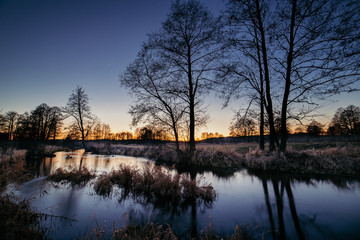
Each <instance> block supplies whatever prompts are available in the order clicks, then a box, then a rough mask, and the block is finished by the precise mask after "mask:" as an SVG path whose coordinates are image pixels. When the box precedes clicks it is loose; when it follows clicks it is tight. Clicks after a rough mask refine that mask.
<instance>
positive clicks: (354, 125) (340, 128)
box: [328, 105, 360, 135]
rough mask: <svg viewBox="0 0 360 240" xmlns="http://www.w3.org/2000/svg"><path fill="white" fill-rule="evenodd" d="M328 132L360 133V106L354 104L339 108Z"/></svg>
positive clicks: (337, 133)
mask: <svg viewBox="0 0 360 240" xmlns="http://www.w3.org/2000/svg"><path fill="white" fill-rule="evenodd" d="M328 134H330V135H340V134H344V135H354V134H360V108H359V107H356V106H354V105H349V106H347V107H346V108H338V109H337V110H336V112H335V114H334V117H333V119H332V121H331V125H330V126H329V129H328Z"/></svg>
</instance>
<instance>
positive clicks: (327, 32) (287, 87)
mask: <svg viewBox="0 0 360 240" xmlns="http://www.w3.org/2000/svg"><path fill="white" fill-rule="evenodd" d="M277 16H278V19H279V24H277V30H278V31H276V32H275V34H274V36H275V39H276V42H277V45H278V48H277V57H276V62H277V65H275V69H277V70H278V72H279V74H278V76H279V78H282V79H283V83H284V90H283V100H282V109H281V146H280V150H282V151H284V150H286V142H287V132H288V131H287V128H286V123H287V120H288V119H289V118H292V117H293V115H294V113H292V112H291V109H290V107H294V105H296V104H297V105H299V104H300V105H303V104H310V105H315V106H316V102H315V100H318V99H319V98H325V97H327V96H332V95H333V94H338V93H341V92H348V91H352V90H353V89H351V84H352V83H354V82H356V81H359V79H360V68H359V67H360V64H359V61H360V2H359V1H354V0H344V1H335V0H291V1H286V2H284V4H283V7H282V9H281V11H279V12H277ZM307 106H308V105H307ZM308 110H311V108H310V109H308ZM299 111H300V112H306V109H305V110H304V109H303V108H302V107H300V108H298V107H297V108H296V113H298V112H299ZM295 115H296V114H295ZM296 117H297V116H295V118H296Z"/></svg>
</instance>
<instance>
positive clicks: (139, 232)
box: [84, 222, 253, 240]
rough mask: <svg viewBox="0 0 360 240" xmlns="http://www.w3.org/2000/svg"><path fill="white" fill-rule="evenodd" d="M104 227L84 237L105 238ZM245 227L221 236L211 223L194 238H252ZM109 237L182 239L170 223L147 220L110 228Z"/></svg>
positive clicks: (235, 239) (233, 239) (203, 239)
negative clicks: (164, 223) (141, 222)
mask: <svg viewBox="0 0 360 240" xmlns="http://www.w3.org/2000/svg"><path fill="white" fill-rule="evenodd" d="M105 228H106V226H95V227H94V228H93V230H92V231H91V233H90V236H86V237H85V238H84V239H93V238H94V237H95V238H96V239H105ZM247 230H248V229H247V228H246V227H240V226H238V225H236V227H235V230H234V233H233V234H232V235H231V236H225V237H221V236H219V235H217V234H216V232H215V229H214V226H213V224H212V223H210V224H209V225H208V227H207V228H206V229H205V230H201V231H200V232H199V233H198V236H197V237H196V238H194V239H200V240H210V239H214V240H215V239H219V240H220V239H227V240H245V239H248V240H250V239H253V238H252V237H251V236H250V232H248V231H247ZM111 239H115V240H116V239H122V240H127V239H131V240H133V239H135V240H142V239H159V240H160V239H166V240H170V239H171V240H175V239H182V238H181V237H178V236H177V235H176V233H175V232H174V231H173V229H172V228H171V226H170V225H168V224H166V225H157V224H155V223H153V222H148V223H146V224H140V225H134V224H126V225H125V226H124V227H120V228H115V226H113V228H112V236H111Z"/></svg>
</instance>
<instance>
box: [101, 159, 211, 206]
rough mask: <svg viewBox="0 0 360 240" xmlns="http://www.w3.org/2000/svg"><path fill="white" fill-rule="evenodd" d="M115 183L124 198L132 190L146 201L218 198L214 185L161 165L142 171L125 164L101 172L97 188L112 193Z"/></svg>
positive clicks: (183, 200)
mask: <svg viewBox="0 0 360 240" xmlns="http://www.w3.org/2000/svg"><path fill="white" fill-rule="evenodd" d="M114 185H115V186H118V187H120V188H122V190H123V191H122V196H121V197H122V198H126V197H127V196H128V195H130V194H131V195H132V196H133V197H134V198H137V199H139V200H141V201H145V202H159V201H166V202H171V203H174V204H179V203H182V202H186V201H189V200H196V199H199V200H202V201H204V202H206V203H207V202H212V201H213V200H214V199H215V198H216V192H215V190H214V189H213V187H212V186H211V185H205V186H200V182H199V181H196V180H191V179H190V178H189V177H188V176H187V175H185V174H183V175H180V174H178V173H176V174H171V173H169V172H165V171H164V170H163V169H162V168H161V167H160V166H155V167H152V168H151V167H149V166H147V167H145V168H144V169H143V171H138V170H137V169H134V168H132V167H129V166H125V165H121V166H120V169H119V170H113V171H111V172H110V173H103V174H101V175H100V176H99V177H98V178H97V180H96V182H95V184H94V190H95V192H96V193H97V194H99V195H103V196H108V195H110V193H111V192H112V188H113V186H114Z"/></svg>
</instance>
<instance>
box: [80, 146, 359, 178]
mask: <svg viewBox="0 0 360 240" xmlns="http://www.w3.org/2000/svg"><path fill="white" fill-rule="evenodd" d="M87 147H88V148H89V149H92V150H95V151H96V153H100V154H119V155H126V156H134V157H145V158H148V159H151V160H154V161H155V162H157V163H159V164H170V165H172V164H176V165H188V166H189V167H191V166H196V167H215V168H227V169H234V170H236V169H241V168H248V169H251V170H261V171H278V172H290V173H291V172H294V173H304V174H333V175H342V176H351V177H359V176H360V143H357V142H354V143H333V142H330V143H327V142H322V143H311V144H308V143H293V144H290V145H289V147H288V150H287V151H286V152H285V153H282V152H270V151H268V150H264V151H262V150H260V149H259V148H258V147H257V145H256V144H255V143H238V144H208V143H205V144H203V143H201V144H198V145H197V150H196V151H195V153H194V155H193V157H190V156H189V155H188V154H187V153H186V151H182V152H180V153H177V152H176V150H175V149H174V148H173V146H172V145H171V144H164V145H158V146H151V145H139V144H137V145H123V144H109V143H96V142H88V143H87Z"/></svg>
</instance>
